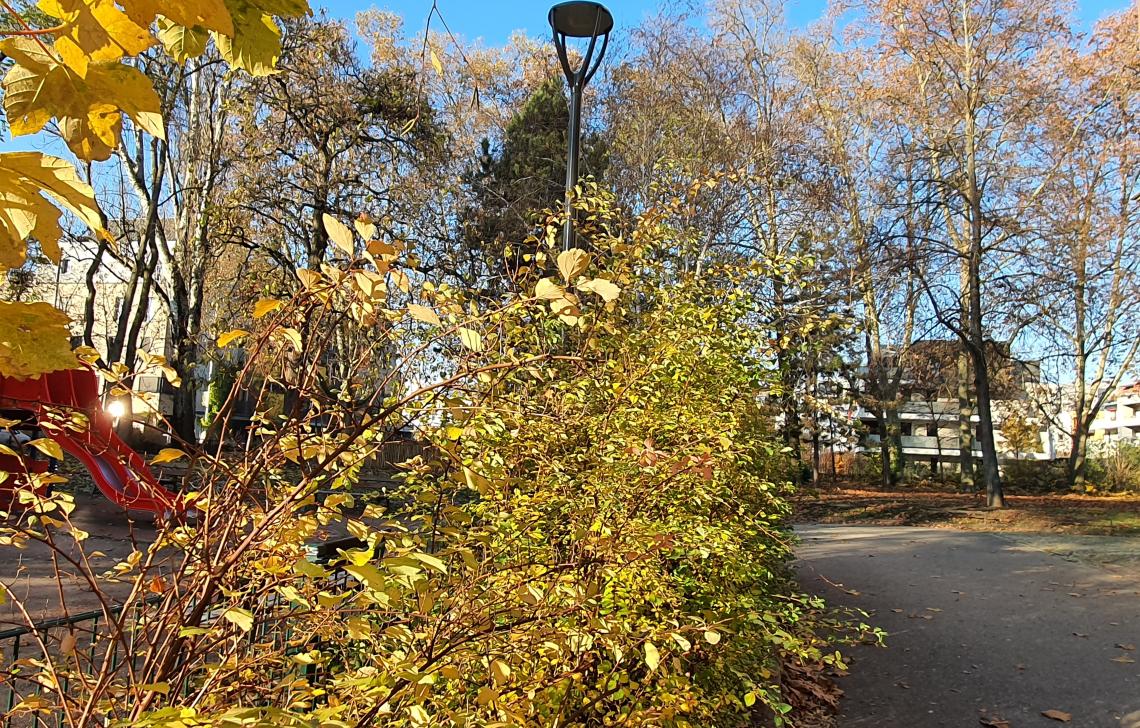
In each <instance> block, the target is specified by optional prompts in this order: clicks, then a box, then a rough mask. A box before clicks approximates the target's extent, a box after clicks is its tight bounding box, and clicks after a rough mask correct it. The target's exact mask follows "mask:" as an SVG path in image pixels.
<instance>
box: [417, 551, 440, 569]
mask: <svg viewBox="0 0 1140 728" xmlns="http://www.w3.org/2000/svg"><path fill="white" fill-rule="evenodd" d="M411 556H412V558H413V559H415V560H416V561H419V562H420V563H422V564H424V565H425V566H427V567H428V568H430V569H435V570H436V571H438V572H439V573H441V574H446V573H447V564H445V563H443V560H442V559H440V558H438V557H435V556H432V555H431V554H425V553H423V552H420V551H417V552H415V553H413V554H411Z"/></svg>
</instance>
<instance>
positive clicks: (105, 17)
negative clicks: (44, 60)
mask: <svg viewBox="0 0 1140 728" xmlns="http://www.w3.org/2000/svg"><path fill="white" fill-rule="evenodd" d="M38 5H39V8H40V10H42V11H44V12H45V13H47V14H48V15H51V16H53V17H56V18H59V19H60V20H61V21H63V23H62V25H63V29H62V30H61V31H60V32H59V34H57V35H56V40H55V50H56V52H57V53H59V57H60V58H62V59H63V62H64V63H66V64H67V65H68V66H69V67H71V69H72V70H74V71H75V72H76V73H78V74H79V75H80V76H86V75H87V68H88V65H89V63H101V62H103V61H118V60H120V59H121V58H123V57H124V56H136V55H138V54H139V53H142V52H143V51H145V50H146V49H147V48H150V47H151V46H152V45H154V37H153V36H152V35H151V34H150V29H149V28H147V27H146V26H142V25H139V24H138V23H136V22H135V21H134V20H132V19H131V18H130V17H129V16H128V15H127V14H126V13H124V12H123V11H122V10H119V8H118V7H117V6H116V5H115V0H39V3H38Z"/></svg>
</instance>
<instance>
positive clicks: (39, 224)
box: [0, 152, 103, 271]
mask: <svg viewBox="0 0 1140 728" xmlns="http://www.w3.org/2000/svg"><path fill="white" fill-rule="evenodd" d="M44 195H47V196H48V197H50V198H51V199H52V200H54V201H55V202H56V203H57V204H58V205H60V206H61V207H63V208H65V209H67V210H70V211H71V212H72V213H74V214H75V215H76V216H77V217H78V218H79V219H80V220H82V221H83V222H84V223H86V224H87V226H88V227H90V228H91V229H92V230H94V231H96V232H100V231H102V229H103V224H102V218H101V216H100V214H99V208H98V206H97V205H96V204H95V192H94V190H92V189H91V187H90V186H89V185H87V184H86V183H85V182H83V181H81V180H80V179H79V177H78V176H77V175H76V174H75V168H74V167H72V166H71V165H70V164H69V163H67V162H65V161H64V160H62V159H60V158H58V157H49V156H47V155H45V154H41V153H39V152H4V153H0V271H3V270H5V269H7V268H15V267H18V266H21V265H23V263H24V252H25V243H24V241H25V240H26V239H27V238H28V237H29V236H34V237H35V238H36V239H37V240H38V241H39V243H40V248H41V249H42V250H43V253H44V255H47V256H48V257H49V258H51V259H52V260H59V236H60V234H61V230H60V226H59V209H58V208H57V207H56V206H55V205H52V204H51V203H50V202H48V200H47V199H45V198H44Z"/></svg>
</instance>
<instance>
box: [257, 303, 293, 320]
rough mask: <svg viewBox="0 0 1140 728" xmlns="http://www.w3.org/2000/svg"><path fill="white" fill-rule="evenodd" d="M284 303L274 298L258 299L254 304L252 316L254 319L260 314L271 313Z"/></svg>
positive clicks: (260, 315)
mask: <svg viewBox="0 0 1140 728" xmlns="http://www.w3.org/2000/svg"><path fill="white" fill-rule="evenodd" d="M284 305H285V304H284V302H282V301H279V300H277V299H276V298H263V299H261V300H259V301H258V302H257V304H256V305H254V307H253V317H254V318H255V319H259V318H261V317H262V316H265V315H267V314H270V313H273V312H274V311H276V310H277V309H279V308H281V307H282V306H284Z"/></svg>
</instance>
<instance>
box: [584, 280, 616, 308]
mask: <svg viewBox="0 0 1140 728" xmlns="http://www.w3.org/2000/svg"><path fill="white" fill-rule="evenodd" d="M578 288H579V290H582V291H590V292H591V293H596V294H598V295H599V296H601V297H602V300H603V301H605V302H606V303H609V302H610V301H616V300H617V298H618V296H620V295H621V288H619V287H618V286H616V285H614V284H613V283H611V282H610V281H607V280H606V279H605V278H595V279H593V280H591V281H586V282H585V283H580V284H578Z"/></svg>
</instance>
